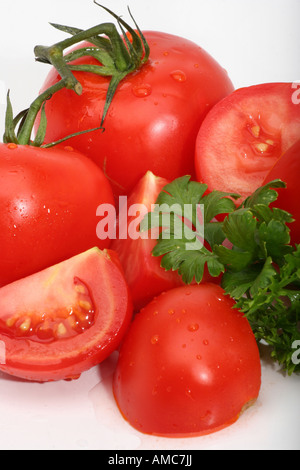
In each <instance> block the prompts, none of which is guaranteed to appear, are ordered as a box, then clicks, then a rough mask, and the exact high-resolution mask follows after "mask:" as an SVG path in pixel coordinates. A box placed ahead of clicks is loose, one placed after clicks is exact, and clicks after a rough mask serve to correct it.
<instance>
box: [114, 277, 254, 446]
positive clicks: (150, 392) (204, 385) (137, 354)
mask: <svg viewBox="0 0 300 470" xmlns="http://www.w3.org/2000/svg"><path fill="white" fill-rule="evenodd" d="M233 306H234V301H232V300H231V299H230V298H228V297H225V296H224V291H223V289H222V288H221V287H220V286H217V285H215V284H210V283H206V284H205V283H204V284H200V285H193V286H184V287H178V288H175V289H171V290H169V291H168V292H165V293H163V294H161V295H160V296H158V297H157V298H156V299H155V300H153V301H152V302H150V303H149V304H148V305H147V306H146V307H145V308H144V309H142V310H141V312H140V313H138V314H137V315H136V316H135V318H134V320H133V322H132V324H131V326H130V329H129V331H128V333H127V334H126V336H125V339H124V341H123V342H122V346H121V349H120V355H119V360H118V363H117V367H116V371H115V375H114V381H113V389H114V395H115V399H116V402H117V404H118V406H119V409H120V411H121V413H122V415H123V416H124V418H125V419H126V420H127V421H128V422H129V423H130V424H131V425H132V426H133V427H134V428H136V429H138V430H139V431H141V432H144V433H146V434H154V435H160V436H167V437H181V436H186V437H187V436H191V435H202V434H208V433H211V432H214V431H217V430H219V429H222V428H224V427H226V426H228V425H230V424H232V423H233V422H235V421H236V420H237V419H238V417H239V415H240V413H241V412H242V410H243V409H244V407H245V406H247V405H249V404H250V403H252V402H253V401H255V399H256V398H257V397H258V394H259V390H260V384H261V365H260V357H259V351H258V347H257V344H256V340H255V337H254V335H253V333H252V330H251V328H250V325H249V323H248V321H247V319H246V318H245V317H244V316H243V314H242V313H240V312H239V311H238V310H236V309H233V308H232V307H233Z"/></svg>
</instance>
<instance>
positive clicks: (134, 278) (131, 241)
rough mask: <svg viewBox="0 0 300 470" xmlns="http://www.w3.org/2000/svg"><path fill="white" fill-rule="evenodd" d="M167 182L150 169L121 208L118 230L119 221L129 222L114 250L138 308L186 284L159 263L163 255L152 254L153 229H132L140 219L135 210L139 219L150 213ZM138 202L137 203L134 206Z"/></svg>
mask: <svg viewBox="0 0 300 470" xmlns="http://www.w3.org/2000/svg"><path fill="white" fill-rule="evenodd" d="M168 183H169V181H168V180H166V179H165V178H161V177H159V176H155V175H154V174H153V173H152V172H151V171H148V172H147V173H146V174H145V176H144V177H143V178H141V180H140V181H139V183H138V184H137V185H136V187H135V188H134V190H133V191H132V192H131V194H130V196H129V198H128V204H127V207H125V206H124V207H123V208H121V209H120V214H119V217H118V226H119V231H120V228H121V229H122V227H120V224H122V223H123V224H124V222H125V223H126V225H127V230H126V237H125V236H124V237H123V238H121V237H118V239H117V240H114V241H113V242H112V244H111V249H112V250H115V251H116V252H117V253H118V255H119V258H120V261H121V264H122V266H123V269H124V273H125V278H126V281H127V283H128V286H129V288H130V291H131V294H132V299H133V303H134V309H135V310H139V309H140V308H141V307H143V306H145V305H146V304H147V303H148V302H149V301H150V300H152V298H153V297H154V296H155V295H158V294H160V293H161V292H162V291H164V290H168V289H171V288H172V287H176V286H179V285H182V284H183V282H182V280H181V277H180V276H179V275H178V274H177V273H176V272H171V271H168V272H167V271H165V270H164V269H163V268H162V267H161V266H160V263H161V258H157V257H154V256H152V254H151V252H152V250H153V248H154V246H155V244H156V238H154V235H155V234H154V232H151V234H150V233H140V232H139V224H137V225H136V230H135V231H134V232H133V233H131V232H132V230H131V228H130V224H133V223H134V221H135V220H137V215H136V213H135V212H137V213H139V216H138V219H139V220H141V219H142V218H143V217H144V216H145V215H146V214H147V212H150V211H151V205H152V204H155V202H156V199H157V197H158V195H159V193H160V191H162V189H163V187H164V186H165V185H166V184H168ZM135 204H136V206H134V205H135ZM134 207H135V208H136V211H134V212H133V213H132V214H133V215H129V212H130V211H131V210H132V209H133V208H134ZM130 208H131V209H130ZM132 235H133V236H134V238H133V237H132ZM156 235H158V233H157V234H156Z"/></svg>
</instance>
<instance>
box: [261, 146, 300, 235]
mask: <svg viewBox="0 0 300 470" xmlns="http://www.w3.org/2000/svg"><path fill="white" fill-rule="evenodd" d="M299 175H300V140H298V141H297V142H296V143H295V144H294V145H292V147H290V148H289V149H288V150H287V151H286V152H285V153H284V154H283V155H282V157H281V158H280V159H279V160H278V161H277V163H276V164H275V165H274V167H273V168H272V169H271V171H270V172H269V174H268V175H267V177H266V179H265V181H264V184H266V183H269V182H270V181H273V180H275V179H281V180H282V181H284V182H285V183H286V184H287V187H286V188H284V189H282V188H279V189H277V188H276V191H277V192H278V199H277V200H276V201H275V202H274V203H273V206H274V207H278V208H280V209H283V210H285V211H287V212H289V213H290V214H292V216H293V218H294V219H295V220H294V222H293V223H291V224H290V225H289V226H290V230H291V233H290V235H291V243H292V244H296V243H300V206H299V190H298V184H299Z"/></svg>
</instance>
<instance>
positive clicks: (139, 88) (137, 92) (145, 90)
mask: <svg viewBox="0 0 300 470" xmlns="http://www.w3.org/2000/svg"><path fill="white" fill-rule="evenodd" d="M132 93H133V94H134V96H136V97H137V98H145V97H146V96H149V95H151V93H152V88H151V85H149V84H147V83H145V84H141V85H136V86H134V87H133V88H132Z"/></svg>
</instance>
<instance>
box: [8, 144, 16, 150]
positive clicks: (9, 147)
mask: <svg viewBox="0 0 300 470" xmlns="http://www.w3.org/2000/svg"><path fill="white" fill-rule="evenodd" d="M7 148H8V149H10V150H14V149H16V148H18V146H17V144H14V143H13V142H11V143H9V144H7Z"/></svg>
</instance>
